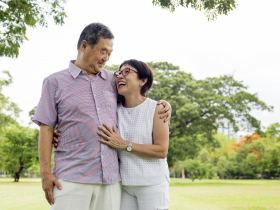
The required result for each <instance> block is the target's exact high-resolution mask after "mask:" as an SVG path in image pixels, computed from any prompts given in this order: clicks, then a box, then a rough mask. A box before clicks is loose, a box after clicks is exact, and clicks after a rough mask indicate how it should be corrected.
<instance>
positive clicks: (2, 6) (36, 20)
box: [0, 0, 67, 58]
mask: <svg viewBox="0 0 280 210" xmlns="http://www.w3.org/2000/svg"><path fill="white" fill-rule="evenodd" d="M62 2H66V0H55V1H53V0H41V1H39V0H0V22H1V28H0V57H1V56H7V57H11V58H14V57H18V55H19V48H20V46H21V45H22V44H23V41H24V40H28V38H27V37H26V30H27V27H28V26H29V27H32V28H36V27H37V25H40V26H43V27H47V26H48V24H47V21H46V16H51V17H53V19H54V22H55V24H57V25H63V24H64V18H65V17H67V16H66V14H65V12H64V8H63V7H62V6H61V5H60V4H61V3H62Z"/></svg>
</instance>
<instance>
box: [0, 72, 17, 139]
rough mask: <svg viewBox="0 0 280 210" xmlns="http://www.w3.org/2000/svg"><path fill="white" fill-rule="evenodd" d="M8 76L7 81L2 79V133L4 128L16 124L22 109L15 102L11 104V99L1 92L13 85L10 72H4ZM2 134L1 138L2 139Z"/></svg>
mask: <svg viewBox="0 0 280 210" xmlns="http://www.w3.org/2000/svg"><path fill="white" fill-rule="evenodd" d="M3 73H4V74H6V75H7V77H8V78H7V79H0V131H1V130H2V128H3V126H5V125H7V124H9V123H12V124H16V123H17V122H16V120H15V119H16V118H17V117H19V113H20V112H21V110H20V108H19V107H18V105H17V104H15V103H14V102H11V101H10V99H9V97H6V96H5V95H4V94H2V92H1V90H2V87H3V86H9V85H10V84H11V83H12V76H11V75H10V73H9V72H8V71H3ZM1 133H2V131H1V132H0V137H1Z"/></svg>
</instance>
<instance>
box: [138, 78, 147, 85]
mask: <svg viewBox="0 0 280 210" xmlns="http://www.w3.org/2000/svg"><path fill="white" fill-rule="evenodd" d="M147 81H148V78H146V79H142V81H141V83H140V86H141V87H142V86H144V85H145V84H146V82H147Z"/></svg>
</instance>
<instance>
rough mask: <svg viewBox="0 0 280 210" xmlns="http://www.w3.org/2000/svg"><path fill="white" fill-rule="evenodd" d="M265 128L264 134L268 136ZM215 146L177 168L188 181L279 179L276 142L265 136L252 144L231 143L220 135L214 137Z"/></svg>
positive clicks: (206, 147) (279, 146) (279, 143)
mask: <svg viewBox="0 0 280 210" xmlns="http://www.w3.org/2000/svg"><path fill="white" fill-rule="evenodd" d="M275 125H277V123H275V124H272V125H271V126H269V128H268V129H267V131H266V132H265V133H269V132H271V128H273V127H275ZM214 138H215V139H216V141H217V142H218V145H219V146H216V147H213V146H211V145H210V146H209V145H207V144H206V145H204V146H203V147H201V148H200V150H199V152H198V155H196V156H195V157H194V158H186V160H185V161H181V162H180V165H181V167H183V168H184V169H185V170H186V171H187V175H188V176H189V177H190V178H191V179H196V178H198V179H199V178H200V179H201V178H213V177H214V176H215V174H217V175H218V176H219V177H220V178H225V177H229V178H239V179H242V178H244V177H245V178H257V177H258V175H260V178H262V179H263V178H270V177H280V141H279V140H278V139H277V136H273V135H267V136H266V137H263V138H256V139H253V140H252V141H242V142H241V143H234V142H233V141H230V140H228V139H227V137H226V136H225V135H223V134H217V135H215V136H214Z"/></svg>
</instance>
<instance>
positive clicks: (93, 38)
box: [77, 23, 114, 50]
mask: <svg viewBox="0 0 280 210" xmlns="http://www.w3.org/2000/svg"><path fill="white" fill-rule="evenodd" d="M100 37H102V38H104V39H114V35H113V33H112V32H111V30H110V29H109V28H108V27H107V26H105V25H103V24H102V23H91V24H89V25H88V26H86V27H85V28H84V30H83V31H82V33H81V35H80V38H79V41H78V46H77V48H78V50H79V48H80V46H81V44H82V41H83V40H86V41H87V42H88V44H89V45H90V46H91V48H93V47H94V45H96V44H97V43H98V42H99V39H100Z"/></svg>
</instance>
